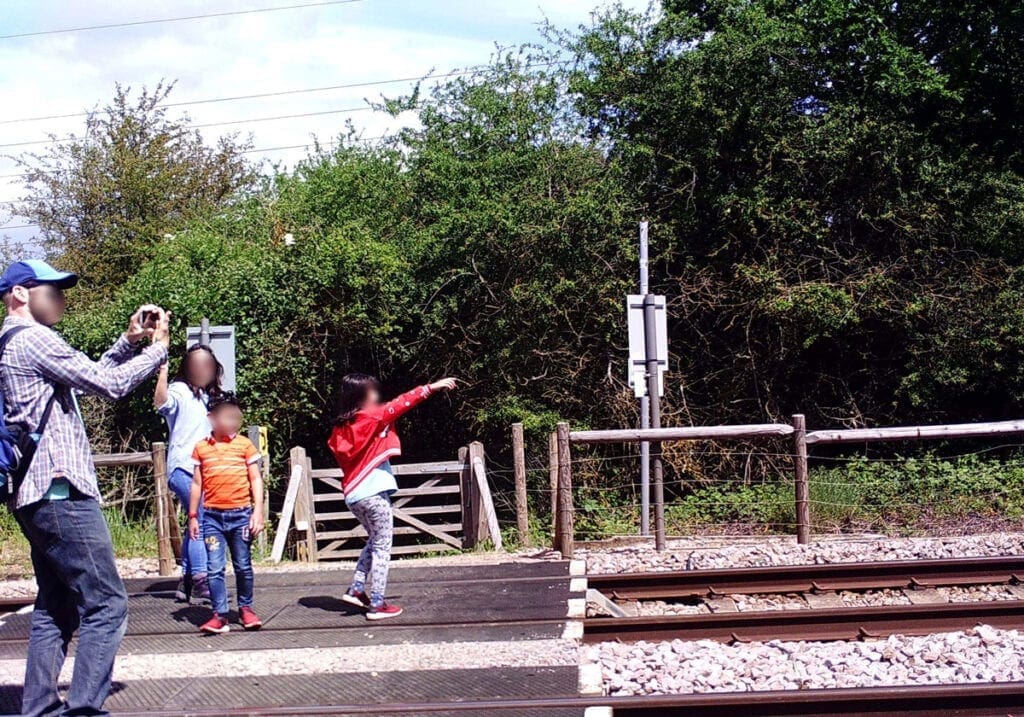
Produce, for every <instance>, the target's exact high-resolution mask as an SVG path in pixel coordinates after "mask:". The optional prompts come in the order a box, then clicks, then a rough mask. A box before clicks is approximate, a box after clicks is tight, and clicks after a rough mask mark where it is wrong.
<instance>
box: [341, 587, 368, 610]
mask: <svg viewBox="0 0 1024 717" xmlns="http://www.w3.org/2000/svg"><path fill="white" fill-rule="evenodd" d="M341 601H342V602H347V603H348V604H349V605H355V606H356V607H370V597H369V596H368V595H367V594H366V593H365V592H358V593H354V592H352V591H351V590H349V591H348V592H346V593H345V594H344V595H342V596H341Z"/></svg>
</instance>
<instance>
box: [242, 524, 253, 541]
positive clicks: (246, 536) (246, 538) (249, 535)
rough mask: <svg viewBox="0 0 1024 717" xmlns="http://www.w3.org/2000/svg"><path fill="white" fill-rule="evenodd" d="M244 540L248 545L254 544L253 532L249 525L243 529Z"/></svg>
mask: <svg viewBox="0 0 1024 717" xmlns="http://www.w3.org/2000/svg"><path fill="white" fill-rule="evenodd" d="M242 540H244V541H245V542H246V543H250V542H252V531H251V530H249V526H248V525H247V526H245V527H244V528H242Z"/></svg>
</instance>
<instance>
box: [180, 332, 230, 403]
mask: <svg viewBox="0 0 1024 717" xmlns="http://www.w3.org/2000/svg"><path fill="white" fill-rule="evenodd" d="M198 351H205V352H206V353H208V354H210V358H212V359H213V363H214V364H215V365H216V366H217V369H216V371H215V372H214V374H213V380H212V381H210V382H209V383H208V384H206V385H205V386H197V385H195V384H194V383H192V381H190V380H189V376H188V364H189V361H190V360H191V358H192V356H193V355H194V354H195V353H196V352H198ZM174 380H175V381H181V382H182V383H184V384H185V385H186V386H188V387H189V390H191V391H192V394H193V395H194V396H195V397H196V398H199V397H200V395H201V394H202V392H203V391H206V395H207V396H210V397H213V396H216V395H217V394H219V393H221V391H222V390H223V389H221V387H220V382H221V381H222V380H224V365H223V364H222V363H221V362H220V361H218V360H217V355H216V354H215V353H213V349H211V348H210V347H209V346H203V345H202V344H195V345H194V346H192V347H190V348H189V349H188V351H186V352H185V356H184V357H183V358H182V359H181V364H180V365H179V366H178V373H177V374H175V376H174Z"/></svg>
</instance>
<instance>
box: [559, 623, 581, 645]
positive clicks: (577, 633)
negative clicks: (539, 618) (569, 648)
mask: <svg viewBox="0 0 1024 717" xmlns="http://www.w3.org/2000/svg"><path fill="white" fill-rule="evenodd" d="M562 639H563V640H576V641H577V642H578V641H579V640H582V639H583V621H582V620H570V621H569V622H567V623H565V627H564V628H563V629H562Z"/></svg>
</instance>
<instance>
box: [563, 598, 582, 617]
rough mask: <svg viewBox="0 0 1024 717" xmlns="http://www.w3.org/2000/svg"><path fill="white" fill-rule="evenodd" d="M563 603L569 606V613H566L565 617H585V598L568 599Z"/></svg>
mask: <svg viewBox="0 0 1024 717" xmlns="http://www.w3.org/2000/svg"><path fill="white" fill-rule="evenodd" d="M565 602H566V604H567V605H568V606H569V611H568V612H567V613H566V617H586V616H587V599H586V598H569V599H568V600H566V601H565Z"/></svg>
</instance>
